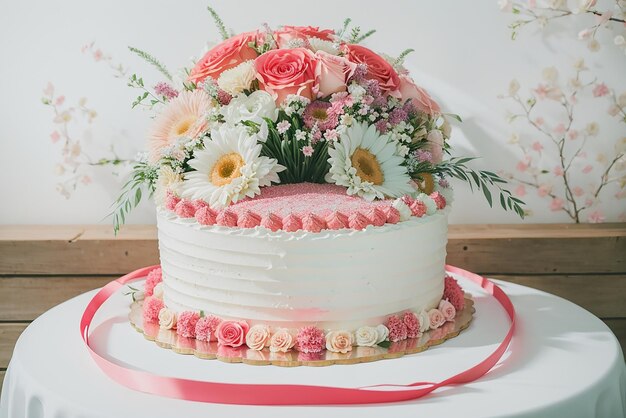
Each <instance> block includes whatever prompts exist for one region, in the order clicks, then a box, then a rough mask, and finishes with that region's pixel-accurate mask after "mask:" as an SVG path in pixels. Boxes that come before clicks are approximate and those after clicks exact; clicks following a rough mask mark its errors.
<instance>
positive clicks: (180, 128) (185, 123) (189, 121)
mask: <svg viewBox="0 0 626 418" xmlns="http://www.w3.org/2000/svg"><path fill="white" fill-rule="evenodd" d="M195 121H196V120H195V119H194V118H185V119H182V120H180V121H178V123H176V124H175V125H174V126H173V129H172V131H173V132H174V135H175V136H182V135H185V134H186V133H187V131H188V130H189V128H191V125H193V124H194V122H195Z"/></svg>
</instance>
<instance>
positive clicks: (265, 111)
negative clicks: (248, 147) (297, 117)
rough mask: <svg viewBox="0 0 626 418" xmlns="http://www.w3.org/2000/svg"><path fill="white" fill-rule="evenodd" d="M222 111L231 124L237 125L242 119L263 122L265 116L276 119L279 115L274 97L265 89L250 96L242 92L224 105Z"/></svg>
mask: <svg viewBox="0 0 626 418" xmlns="http://www.w3.org/2000/svg"><path fill="white" fill-rule="evenodd" d="M221 113H222V115H223V116H224V120H226V123H228V124H229V125H230V126H235V125H236V124H237V123H239V122H241V121H242V120H249V121H252V122H255V123H258V124H261V123H262V122H263V118H268V119H271V120H272V121H276V118H277V117H278V110H277V109H276V103H275V102H274V99H273V98H272V96H271V95H270V94H269V93H267V92H265V91H263V90H257V91H255V92H253V93H252V94H250V95H249V96H246V95H243V94H242V95H239V96H237V97H235V98H233V99H232V100H231V101H230V103H229V104H228V105H227V106H223V107H222V110H221Z"/></svg>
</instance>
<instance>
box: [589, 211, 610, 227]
mask: <svg viewBox="0 0 626 418" xmlns="http://www.w3.org/2000/svg"><path fill="white" fill-rule="evenodd" d="M605 220H606V218H605V217H604V214H603V213H602V212H601V211H599V210H596V211H593V212H591V213H590V214H589V216H588V217H587V221H588V222H589V223H592V224H599V223H602V222H604V221H605Z"/></svg>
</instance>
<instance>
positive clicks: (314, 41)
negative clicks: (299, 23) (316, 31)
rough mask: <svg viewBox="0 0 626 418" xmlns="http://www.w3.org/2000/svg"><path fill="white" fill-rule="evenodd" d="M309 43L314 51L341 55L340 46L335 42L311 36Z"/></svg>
mask: <svg viewBox="0 0 626 418" xmlns="http://www.w3.org/2000/svg"><path fill="white" fill-rule="evenodd" d="M309 45H310V46H311V49H312V50H313V52H317V51H324V52H327V53H329V54H331V55H339V48H338V47H337V44H335V43H334V42H331V41H325V40H323V39H320V38H315V37H311V38H309Z"/></svg>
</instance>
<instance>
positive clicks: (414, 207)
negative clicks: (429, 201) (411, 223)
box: [409, 200, 426, 218]
mask: <svg viewBox="0 0 626 418" xmlns="http://www.w3.org/2000/svg"><path fill="white" fill-rule="evenodd" d="M409 208H411V213H412V214H413V216H417V217H418V218H421V217H422V216H424V215H425V214H426V205H425V204H424V202H422V201H420V200H414V201H413V202H412V203H411V204H410V205H409Z"/></svg>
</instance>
